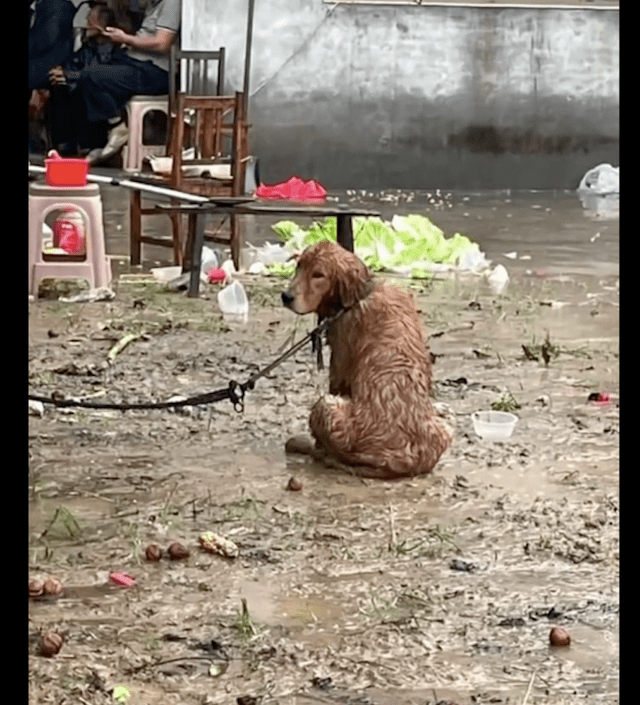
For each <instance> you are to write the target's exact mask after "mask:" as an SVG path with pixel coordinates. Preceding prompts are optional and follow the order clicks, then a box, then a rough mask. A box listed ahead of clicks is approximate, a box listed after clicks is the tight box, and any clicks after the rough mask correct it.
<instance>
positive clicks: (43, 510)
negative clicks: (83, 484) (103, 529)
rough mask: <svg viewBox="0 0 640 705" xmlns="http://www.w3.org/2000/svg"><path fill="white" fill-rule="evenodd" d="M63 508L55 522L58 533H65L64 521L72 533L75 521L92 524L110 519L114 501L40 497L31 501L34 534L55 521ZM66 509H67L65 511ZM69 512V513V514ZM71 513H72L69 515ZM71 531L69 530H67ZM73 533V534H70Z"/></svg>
mask: <svg viewBox="0 0 640 705" xmlns="http://www.w3.org/2000/svg"><path fill="white" fill-rule="evenodd" d="M58 508H61V510H62V513H60V514H59V517H58V519H56V521H55V522H54V523H55V527H54V528H55V533H56V535H64V533H65V528H64V526H63V525H64V523H65V519H67V523H68V524H69V526H70V530H71V533H73V531H74V525H73V522H74V520H76V521H77V522H78V524H79V525H80V528H81V525H82V524H83V523H85V522H86V523H87V524H90V523H92V522H99V521H102V520H104V519H108V518H109V517H110V516H112V514H113V510H114V503H113V501H111V500H109V499H106V498H105V497H86V496H81V497H69V496H68V495H65V496H64V497H53V498H51V499H38V500H36V501H34V502H30V503H29V527H30V530H31V533H32V534H40V533H42V532H43V531H44V530H45V528H46V527H47V526H48V525H49V524H50V523H52V522H53V520H54V518H55V514H56V511H57V510H58ZM65 510H66V511H65ZM67 512H68V514H67ZM69 515H71V516H70V517H69ZM67 533H69V531H67ZM70 535H71V534H70Z"/></svg>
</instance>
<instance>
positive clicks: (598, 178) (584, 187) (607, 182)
mask: <svg viewBox="0 0 640 705" xmlns="http://www.w3.org/2000/svg"><path fill="white" fill-rule="evenodd" d="M578 191H588V192H590V193H595V194H599V195H605V194H609V193H620V167H613V166H611V164H599V165H598V166H596V167H594V168H593V169H589V171H588V172H587V173H586V174H585V175H584V176H583V177H582V181H580V185H579V186H578Z"/></svg>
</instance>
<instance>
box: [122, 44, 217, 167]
mask: <svg viewBox="0 0 640 705" xmlns="http://www.w3.org/2000/svg"><path fill="white" fill-rule="evenodd" d="M211 64H215V76H214V78H215V82H214V81H212V74H213V73H214V71H213V68H212V66H211ZM169 66H170V68H169V95H168V96H165V95H134V96H133V97H132V98H131V100H130V101H129V102H128V103H127V114H128V124H129V143H128V144H127V145H125V148H124V150H123V169H124V170H125V171H127V172H139V171H140V170H141V169H142V165H143V163H144V159H145V157H148V156H159V155H160V154H162V153H164V152H165V149H166V143H165V145H164V146H163V145H155V144H153V145H145V144H144V137H143V134H144V118H145V116H146V115H147V113H150V112H152V111H159V112H162V113H164V114H165V115H166V116H167V138H169V137H170V135H171V125H172V121H173V116H174V114H175V101H176V96H177V94H178V92H179V91H182V92H183V93H193V94H195V95H223V93H224V69H225V49H224V47H220V49H218V50H217V51H183V50H181V49H178V48H177V47H176V45H175V44H173V45H172V47H171V57H170V62H169Z"/></svg>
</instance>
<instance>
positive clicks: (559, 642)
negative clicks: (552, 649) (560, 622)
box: [549, 627, 571, 646]
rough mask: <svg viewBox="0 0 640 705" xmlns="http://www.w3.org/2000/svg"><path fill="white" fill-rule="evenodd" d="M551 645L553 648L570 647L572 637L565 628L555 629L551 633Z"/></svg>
mask: <svg viewBox="0 0 640 705" xmlns="http://www.w3.org/2000/svg"><path fill="white" fill-rule="evenodd" d="M549 643H550V644H551V646H569V644H571V636H570V635H569V632H568V631H567V630H566V629H564V628H563V627H553V629H552V630H551V632H550V633H549Z"/></svg>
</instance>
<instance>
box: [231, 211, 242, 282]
mask: <svg viewBox="0 0 640 705" xmlns="http://www.w3.org/2000/svg"><path fill="white" fill-rule="evenodd" d="M229 220H230V223H229V228H230V236H231V259H232V260H233V266H234V267H235V268H236V270H238V271H240V252H241V251H242V248H243V247H244V222H243V221H242V219H241V217H240V216H237V215H231V216H229Z"/></svg>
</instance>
